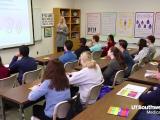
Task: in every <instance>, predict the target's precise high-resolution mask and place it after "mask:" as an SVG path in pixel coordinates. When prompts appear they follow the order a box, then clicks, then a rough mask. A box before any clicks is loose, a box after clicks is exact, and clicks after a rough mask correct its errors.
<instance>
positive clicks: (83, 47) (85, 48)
mask: <svg viewBox="0 0 160 120" xmlns="http://www.w3.org/2000/svg"><path fill="white" fill-rule="evenodd" d="M86 41H87V40H86V38H80V45H81V46H80V48H78V49H77V50H75V52H74V53H75V54H76V55H77V58H79V57H80V55H81V53H82V52H84V51H90V49H89V47H88V46H86Z"/></svg>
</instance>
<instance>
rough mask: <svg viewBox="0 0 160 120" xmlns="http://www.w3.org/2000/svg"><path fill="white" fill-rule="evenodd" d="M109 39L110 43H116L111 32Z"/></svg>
mask: <svg viewBox="0 0 160 120" xmlns="http://www.w3.org/2000/svg"><path fill="white" fill-rule="evenodd" d="M107 41H108V42H110V43H115V42H114V36H113V35H111V34H110V35H108V38H107Z"/></svg>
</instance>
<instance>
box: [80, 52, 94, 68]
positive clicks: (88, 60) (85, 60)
mask: <svg viewBox="0 0 160 120" xmlns="http://www.w3.org/2000/svg"><path fill="white" fill-rule="evenodd" d="M80 63H81V65H82V66H83V67H88V68H96V62H95V61H94V60H92V55H91V52H89V51H85V52H83V53H81V56H80Z"/></svg>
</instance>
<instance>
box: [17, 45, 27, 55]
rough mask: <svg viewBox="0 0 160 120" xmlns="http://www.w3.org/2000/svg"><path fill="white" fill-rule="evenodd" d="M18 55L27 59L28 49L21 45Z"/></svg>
mask: <svg viewBox="0 0 160 120" xmlns="http://www.w3.org/2000/svg"><path fill="white" fill-rule="evenodd" d="M19 54H20V55H21V56H23V57H27V56H28V55H29V47H28V46H26V45H22V46H20V47H19Z"/></svg>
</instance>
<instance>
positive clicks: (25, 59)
mask: <svg viewBox="0 0 160 120" xmlns="http://www.w3.org/2000/svg"><path fill="white" fill-rule="evenodd" d="M19 57H21V59H20V60H18V58H19ZM9 69H10V71H11V73H16V72H18V73H19V75H18V82H19V84H20V85H21V84H22V78H23V74H24V73H25V72H28V71H32V70H36V69H37V63H36V61H35V59H34V58H32V57H29V47H28V46H26V45H22V46H20V47H19V52H18V53H17V55H15V56H14V57H13V59H12V61H11V63H10V65H9Z"/></svg>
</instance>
